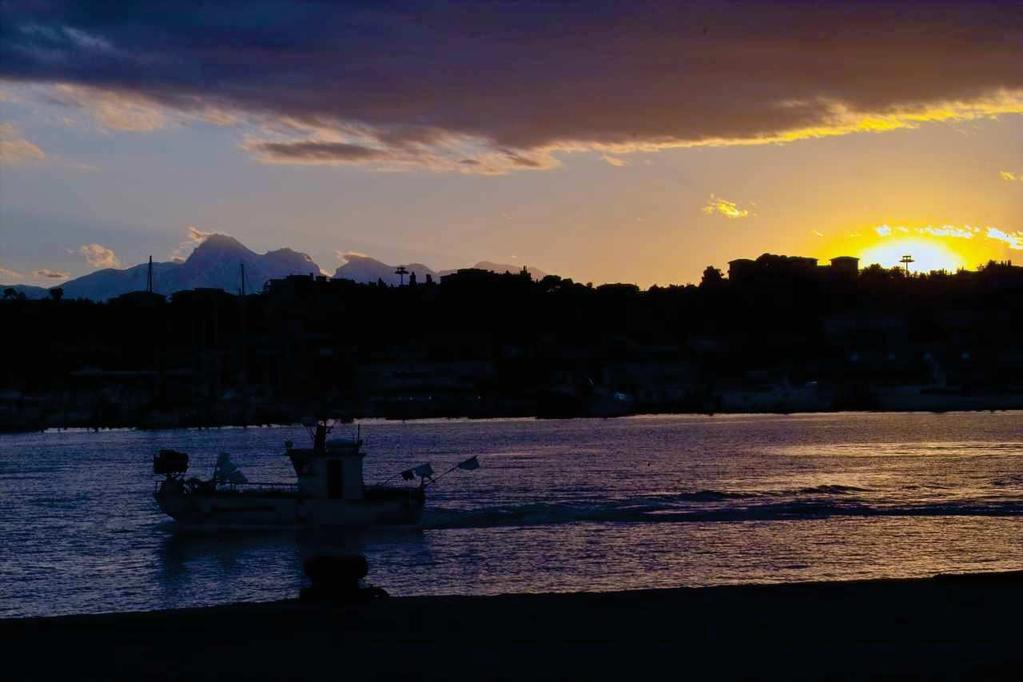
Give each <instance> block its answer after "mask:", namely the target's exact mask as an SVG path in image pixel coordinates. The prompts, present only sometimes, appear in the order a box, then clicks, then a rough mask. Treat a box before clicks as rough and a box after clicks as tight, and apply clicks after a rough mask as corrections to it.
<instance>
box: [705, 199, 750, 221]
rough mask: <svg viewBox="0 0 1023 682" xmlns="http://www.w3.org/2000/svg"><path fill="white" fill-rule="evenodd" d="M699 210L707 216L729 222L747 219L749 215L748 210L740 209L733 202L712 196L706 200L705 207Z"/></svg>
mask: <svg viewBox="0 0 1023 682" xmlns="http://www.w3.org/2000/svg"><path fill="white" fill-rule="evenodd" d="M701 210H702V211H703V212H704V213H706V214H707V215H720V216H723V217H725V218H729V219H731V220H738V219H740V218H748V217H749V216H750V215H751V213H750V211H749V209H747V208H741V207H740V206H739V205H738V204H736V203H735V202H734V201H729V200H728V199H722V198H721V197H716V196H714V195H713V194H711V195H710V199H708V200H707V205H706V206H704V207H703V208H702V209H701Z"/></svg>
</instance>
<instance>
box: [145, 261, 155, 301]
mask: <svg viewBox="0 0 1023 682" xmlns="http://www.w3.org/2000/svg"><path fill="white" fill-rule="evenodd" d="M146 293H150V294H151V293H153V257H152V256H150V257H149V270H148V271H147V272H146Z"/></svg>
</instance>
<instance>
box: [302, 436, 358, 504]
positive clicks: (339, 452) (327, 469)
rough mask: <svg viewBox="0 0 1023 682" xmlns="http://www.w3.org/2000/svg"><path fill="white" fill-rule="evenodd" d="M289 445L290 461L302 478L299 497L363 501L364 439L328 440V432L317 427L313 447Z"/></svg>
mask: <svg viewBox="0 0 1023 682" xmlns="http://www.w3.org/2000/svg"><path fill="white" fill-rule="evenodd" d="M286 445H287V454H288V458H289V459H290V460H291V465H292V466H293V467H294V469H295V475H296V476H297V477H298V492H299V495H301V496H302V497H306V498H311V499H334V500H336V499H343V500H361V499H362V498H363V495H364V493H365V488H364V485H363V480H362V458H363V457H364V456H365V455H364V453H363V452H362V440H361V439H359V438H332V439H330V440H327V439H326V429H325V428H321V426H317V430H316V436H315V438H314V440H313V447H312V448H295V447H292V446H291V445H290V443H288V444H286Z"/></svg>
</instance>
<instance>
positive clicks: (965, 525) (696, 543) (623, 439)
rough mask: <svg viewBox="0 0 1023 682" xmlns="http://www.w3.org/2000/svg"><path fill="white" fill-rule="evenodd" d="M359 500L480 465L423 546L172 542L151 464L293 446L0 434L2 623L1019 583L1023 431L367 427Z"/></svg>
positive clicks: (432, 508)
mask: <svg viewBox="0 0 1023 682" xmlns="http://www.w3.org/2000/svg"><path fill="white" fill-rule="evenodd" d="M362 435H363V437H364V439H365V440H366V444H367V451H368V454H369V456H368V457H367V459H366V480H367V482H377V481H380V480H382V479H385V478H387V477H388V476H390V475H392V474H394V473H395V472H397V471H400V470H401V469H404V468H407V467H408V466H410V465H412V464H416V463H420V462H423V461H430V462H432V463H433V466H434V468H435V469H436V470H438V471H442V470H443V469H445V468H447V467H448V466H451V465H453V464H454V463H456V462H457V461H459V460H461V459H464V458H466V457H468V456H469V455H472V454H478V455H479V456H480V460H481V462H482V465H483V466H482V468H481V469H480V470H478V471H475V472H461V471H457V472H456V473H453V474H451V475H450V476H449V477H447V478H445V479H443V480H442V481H441V482H440V484H438V485H437V486H436V487H435V488H434V489H432V491H431V495H430V498H429V501H428V513H427V518H426V526H427V527H426V529H425V530H423V531H422V532H396V531H392V532H382V533H369V534H363V535H361V536H342V535H339V534H330V535H322V534H310V533H298V532H294V531H283V532H275V533H238V532H226V533H218V534H214V533H207V534H195V533H191V534H186V533H181V532H178V531H176V530H175V527H174V525H173V523H171V522H169V521H167V520H165V519H164V518H163V517H162V516H161V514H160V512H159V510H158V509H157V507H156V504H155V502H154V501H153V499H152V495H151V493H152V489H153V478H152V477H151V475H150V464H151V456H152V453H153V452H154V451H156V450H157V449H159V448H163V447H174V448H177V449H182V450H185V451H187V452H189V453H190V454H191V455H192V463H193V473H195V472H199V473H203V472H207V471H209V470H210V469H212V465H213V462H214V461H215V459H216V453H217V452H219V451H222V450H225V451H228V452H231V453H232V454H233V455H234V459H235V461H236V462H237V463H238V464H239V465H240V466H241V468H242V469H243V470H244V471H245V472H246V473H247V474H248V476H249V478H250V479H252V480H260V481H270V482H288V481H290V480H291V479H292V477H291V470H290V465H289V464H288V462H287V460H286V459H285V458H284V457H283V454H282V451H283V448H282V443H283V441H284V440H285V439H289V438H290V439H292V440H294V441H296V443H303V442H305V441H306V439H307V436H306V434H305V430H304V429H302V428H300V427H299V428H278V429H215V430H205V431H198V430H174V431H156V432H133V431H111V432H100V433H89V432H64V433H45V434H30V435H16V436H11V435H7V436H0V538H2V542H0V616H15V615H42V614H57V613H73V612H98V611H115V610H140V609H154V608H174V607H186V606H196V605H204V604H214V603H222V602H229V601H239V600H271V599H279V598H284V597H292V596H295V595H296V594H297V591H298V589H299V587H300V585H301V582H302V576H301V563H302V559H303V557H305V556H308V555H310V554H315V553H317V552H322V551H330V550H332V549H337V548H345V549H351V550H357V551H362V552H364V553H365V554H366V555H367V556H368V558H369V561H370V566H371V572H370V578H371V580H372V582H374V583H375V584H377V585H380V586H382V587H384V588H385V589H387V590H388V591H389V592H391V593H392V594H400V595H411V594H492V593H500V592H537V591H575V590H617V589H635V588H649V587H670V586H680V585H711V584H721V583H742V582H775V581H796V580H838V579H852V578H864V577H883V576H919V575H930V574H935V573H941V572H959V571H984V570H989V571H994V570H1007V569H1023V413H1020V412H1016V413H992V414H989V413H969V414H831V415H795V416H715V417H692V416H686V417H637V418H630V419H617V420H571V421H532V420H515V421H472V422H468V421H454V422H417V423H407V424H400V423H369V424H365V425H364V426H363V427H362Z"/></svg>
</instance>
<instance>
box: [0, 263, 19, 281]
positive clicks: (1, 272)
mask: <svg viewBox="0 0 1023 682" xmlns="http://www.w3.org/2000/svg"><path fill="white" fill-rule="evenodd" d="M0 278H2V279H5V280H9V281H7V282H6V284H15V283H17V281H18V280H20V279H21V278H22V277H21V273H20V272H18V271H17V270H11V269H10V268H4V267H0Z"/></svg>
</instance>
